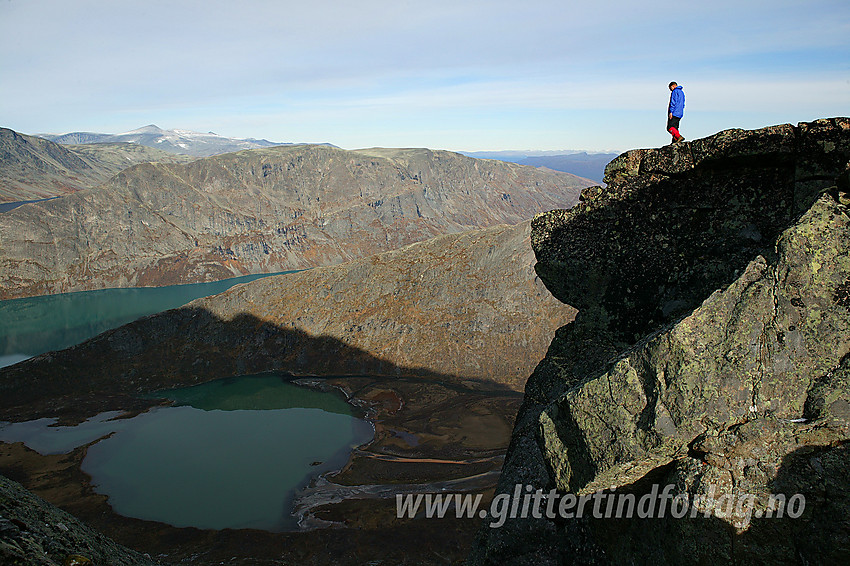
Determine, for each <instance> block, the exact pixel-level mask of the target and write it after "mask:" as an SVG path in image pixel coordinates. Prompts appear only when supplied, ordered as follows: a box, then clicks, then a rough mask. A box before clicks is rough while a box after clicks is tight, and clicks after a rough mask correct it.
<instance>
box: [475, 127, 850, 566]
mask: <svg viewBox="0 0 850 566" xmlns="http://www.w3.org/2000/svg"><path fill="white" fill-rule="evenodd" d="M848 159H850V120H848V119H847V118H833V119H823V120H817V121H815V122H811V123H802V124H799V125H797V126H792V125H780V126H772V127H768V128H764V129H761V130H755V131H745V130H727V131H723V132H720V133H718V134H716V135H714V136H711V137H708V138H705V139H700V140H696V141H693V142H688V143H683V144H677V145H673V146H668V147H664V148H661V149H651V150H636V151H631V152H628V153H625V154H623V155H621V156H620V157H618V158H617V159H615V160H614V161H612V162H611V164H610V165H609V166H608V168H607V170H606V181H607V183H608V187H607V189H602V188H600V187H596V188H590V189H586V190H585V191H584V192H583V194H582V197H581V202H580V204H579V205H578V206H576V207H575V208H573V209H572V210H570V211H560V210H559V211H552V212H549V213H544V214H541V215H538V216H537V217H536V218H535V219H534V221H533V231H532V244H533V246H534V250H535V253H536V255H537V259H538V263H537V265H536V270H537V272H538V274H539V275H540V277H541V278H542V280H543V281H544V283H545V284H546V286H547V287H548V288H549V289H550V290H551V291H552V293H553V294H554V295H555V296H556V297H558V298H559V299H560V300H562V301H564V302H567V303H569V304H571V305H573V306H575V307H577V308H578V309H579V313H578V315H577V316H576V318H575V320H574V322H573V323H571V324H568V325H567V326H565V327H562V328H561V329H560V330H559V331H558V332H557V335H556V337H555V339H554V340H553V342H552V344H551V345H550V348H549V351H548V353H547V356H546V358H545V359H544V360H543V361H542V362H541V363H540V365H538V367H537V368H536V370H535V372H534V373H533V374H532V376H531V378H530V379H529V382H528V384H527V386H526V394H525V400H524V404H523V407H522V409H521V410H520V414H519V416H518V419H517V424H516V428H515V430H514V435H513V441H512V444H511V448H510V449H509V452H508V456H507V460H506V464H505V467H504V470H503V474H502V479H501V481H500V487H499V491H501V492H504V493H510V492H512V491H513V490H514V488H515V485H516V484H524V485H530V486H532V488H534V489H541V490H543V491H544V492H548V491H549V490H550V489H556V490H557V491H559V492H560V493H567V492H569V493H575V494H590V493H598V492H599V490H602V489H606V490H614V492H615V493H616V492H620V493H633V494H636V495H640V494H645V493H649V492H651V489H652V486H660V487H664V486H666V485H672V486H674V487H673V491H672V494H671V495H672V496H676V495H682V496H683V497H686V498H687V501H689V502H691V503H692V505H691V508H689V511H692V510H693V509H694V508H696V510H697V512H688V513H687V514H686V515H685V517H684V518H681V519H676V518H671V517H670V515H669V514H668V515H667V517H666V518H664V519H660V518H656V519H647V518H645V519H638V518H635V519H605V518H603V519H596V518H592V517H590V514H588V516H586V517H585V518H583V519H580V520H577V519H572V520H561V519H557V518H556V519H554V520H551V519H547V518H546V517H545V516H544V517H541V518H539V519H534V518H529V519H516V520H512V521H508V523H507V524H505V525H504V526H503V527H502V528H500V529H489V528H487V527H485V528H484V530H483V531H482V536H481V539H480V541H479V544H478V545H477V547H476V549H475V551H474V552H473V555H472V558H471V562H472V563H476V564H491V563H496V562H499V563H514V564H530V563H534V564H564V563H566V564H609V563H617V564H620V563H623V564H626V563H635V564H638V563H641V564H642V563H650V562H655V563H660V564H714V563H733V562H734V563H736V564H837V563H848V562H850V550H848V549H850V535H848V533H850V523H848V519H847V517H848V510H850V490H848V483H847V478H846V470H847V469H850V457H848V450H847V444H846V443H847V440H848V438H850V356H848V352H850V255H849V254H848V250H850V211H848V206H847V205H848V193H847V191H848V190H850V169H848ZM772 494H782V495H785V496H786V497H791V496H793V495H796V494H801V495H803V496H804V497H805V501H806V503H807V504H806V506H805V511H804V512H803V513H802V515H801V516H800V517H798V518H795V519H790V518H788V517H785V518H784V519H782V520H779V519H776V518H775V517H774V518H772V519H762V518H761V515H764V514H765V512H766V505H767V504H768V500H769V498H770V496H771V495H772ZM726 495H728V496H731V497H734V498H736V500H740V498H741V497H749V496H752V497H753V504H752V506H751V507H752V508H751V512H749V513H747V514H746V515H744V514H742V513H737V514H736V513H734V512H733V513H728V514H726V515H724V516H722V517H721V516H718V515H717V514H713V513H708V514H703V512H702V511H703V510H702V507H700V506H699V504H697V503H695V502H696V501H698V499H697V498H696V497H695V496H702V497H703V498H704V499H703V500H702V501H704V502H716V501H718V500H720V499H721V498H722V497H723V496H726ZM707 505H709V503H705V505H703V506H707Z"/></svg>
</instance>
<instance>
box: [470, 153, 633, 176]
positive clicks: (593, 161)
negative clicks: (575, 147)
mask: <svg viewBox="0 0 850 566" xmlns="http://www.w3.org/2000/svg"><path fill="white" fill-rule="evenodd" d="M461 153H463V154H464V155H468V156H469V157H477V158H479V159H498V160H499V161H509V162H511V163H517V164H519V165H531V166H532V167H547V168H549V169H553V170H555V171H563V172H565V173H572V174H573V175H578V176H579V177H585V178H587V179H592V180H594V181H596V182H597V183H602V182H603V180H602V178H603V176H604V174H605V166H606V165H608V163H609V162H610V161H611V160H612V159H614V158H615V157H617V154H616V153H587V152H586V151H562V152H559V151H471V152H468V151H464V152H461Z"/></svg>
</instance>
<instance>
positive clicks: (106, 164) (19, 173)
mask: <svg viewBox="0 0 850 566" xmlns="http://www.w3.org/2000/svg"><path fill="white" fill-rule="evenodd" d="M150 161H161V162H165V163H185V162H187V161H190V158H188V157H184V156H178V155H172V154H169V153H166V152H164V151H161V150H157V149H151V148H148V147H143V146H139V145H134V144H128V143H122V144H117V143H113V144H95V145H75V146H61V145H58V144H55V143H53V142H50V141H47V140H44V139H42V138H39V137H36V136H27V135H24V134H19V133H17V132H15V131H13V130H9V129H7V128H0V202H15V201H23V200H37V199H43V198H50V197H55V196H62V195H66V194H69V193H73V192H76V191H81V190H83V189H87V188H90V187H94V186H96V185H99V184H101V183H103V182H104V181H106V180H107V179H109V178H110V177H112V176H113V175H115V174H116V173H118V172H120V171H123V170H124V169H126V168H127V167H131V166H133V165H137V164H139V163H147V162H150Z"/></svg>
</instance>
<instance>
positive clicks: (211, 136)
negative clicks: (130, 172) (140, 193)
mask: <svg viewBox="0 0 850 566" xmlns="http://www.w3.org/2000/svg"><path fill="white" fill-rule="evenodd" d="M38 136H39V137H42V138H44V139H47V140H50V141H52V142H55V143H59V144H92V143H134V144H138V145H144V146H147V147H152V148H156V149H161V150H163V151H167V152H170V153H177V154H182V155H192V156H195V157H209V156H211V155H218V154H220V153H230V152H232V151H240V150H243V149H256V148H261V147H273V146H276V145H292V144H283V143H276V142H270V141H268V140H258V139H254V138H246V139H242V138H228V137H224V136H220V135H218V134H216V133H214V132H207V133H202V132H193V131H190V130H164V129H162V128H160V127H159V126H156V125H154V124H150V125H147V126H144V127H142V128H138V129H136V130H131V131H129V132H124V133H122V134H100V133H94V132H71V133H68V134H38Z"/></svg>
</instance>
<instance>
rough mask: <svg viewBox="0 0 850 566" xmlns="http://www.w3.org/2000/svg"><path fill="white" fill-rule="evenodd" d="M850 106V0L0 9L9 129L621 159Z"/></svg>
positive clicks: (0, 118) (98, 0) (45, 0)
mask: <svg viewBox="0 0 850 566" xmlns="http://www.w3.org/2000/svg"><path fill="white" fill-rule="evenodd" d="M671 80H675V81H678V82H679V84H681V85H682V86H683V87H684V89H685V93H686V96H687V104H686V109H685V118H684V119H683V120H682V127H681V131H682V133H683V134H684V135H685V136H686V137H687V138H689V139H693V138H696V137H702V136H706V135H710V134H712V133H714V132H716V131H718V130H721V129H725V128H732V127H743V128H756V127H761V126H765V125H770V124H778V123H785V122H791V123H796V122H799V121H806V120H812V119H815V118H819V117H827V116H838V115H843V116H847V115H848V114H850V1H848V0H807V1H806V2H802V1H800V0H794V1H785V0H771V1H760V0H754V1H748V0H737V1H726V0H715V1H713V2H705V1H704V0H703V1H700V2H689V1H680V2H670V1H665V2H656V1H654V0H643V1H640V2H635V1H624V0H598V1H596V2H592V3H591V2H571V1H568V0H560V1H536V0H527V1H525V2H517V1H511V2H507V1H501V0H489V1H463V0H454V1H444V0H430V1H428V2H422V1H421V0H417V1H407V0H392V1H390V0H387V1H385V0H361V1H360V2H342V1H329V0H310V1H297V2H296V1H288V0H287V1H277V2H271V1H260V0H241V1H240V2H233V1H232V0H230V1H227V2H220V1H217V0H203V1H195V0H185V1H181V0H169V1H159V0H146V1H140V0H136V1H123V0H73V1H71V0H0V126H4V127H9V128H12V129H14V130H17V131H20V132H24V133H40V132H51V133H64V132H69V131H98V132H109V133H119V132H124V131H128V130H132V129H135V128H137V127H140V126H143V125H147V124H151V123H154V124H157V125H158V126H160V127H163V128H180V129H190V130H197V131H204V132H205V131H210V130H211V131H215V132H216V133H218V134H221V135H226V136H232V137H257V138H267V139H270V140H273V141H280V142H290V141H292V142H330V143H333V144H336V145H339V146H341V147H344V148H358V147H370V146H385V147H431V148H443V149H451V150H466V151H474V150H499V149H502V150H505V149H534V150H560V149H587V150H593V151H602V150H618V151H621V150H626V149H630V148H635V147H653V146H659V145H662V144H664V143H667V142H668V141H669V139H668V138H669V136H668V135H667V134H666V132H665V131H664V123H665V119H666V105H667V100H668V97H669V91H668V90H667V83H668V82H670V81H671Z"/></svg>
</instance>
